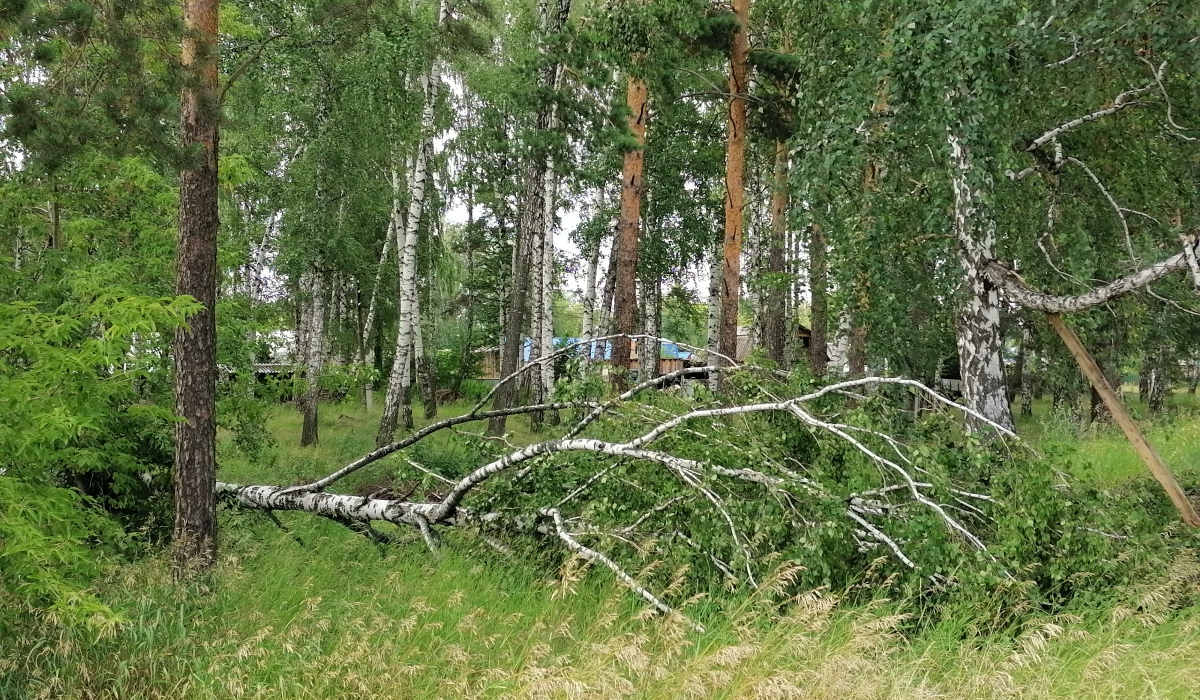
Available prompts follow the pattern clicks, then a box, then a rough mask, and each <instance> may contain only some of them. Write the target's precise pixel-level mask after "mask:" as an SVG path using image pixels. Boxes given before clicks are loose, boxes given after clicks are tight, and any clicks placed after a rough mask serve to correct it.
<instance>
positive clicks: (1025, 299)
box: [984, 235, 1196, 314]
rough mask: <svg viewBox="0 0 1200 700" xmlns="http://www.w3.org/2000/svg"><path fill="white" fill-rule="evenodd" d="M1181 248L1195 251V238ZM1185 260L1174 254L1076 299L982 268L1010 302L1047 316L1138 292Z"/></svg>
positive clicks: (995, 267) (993, 266)
mask: <svg viewBox="0 0 1200 700" xmlns="http://www.w3.org/2000/svg"><path fill="white" fill-rule="evenodd" d="M1184 247H1185V248H1191V249H1192V250H1193V251H1195V247H1196V236H1195V235H1189V236H1186V237H1184ZM1187 265H1188V263H1187V256H1186V255H1185V254H1184V253H1182V252H1181V253H1176V254H1175V255H1172V256H1171V257H1169V258H1167V259H1166V260H1163V261H1161V262H1158V263H1155V264H1153V265H1151V266H1149V267H1146V268H1143V269H1141V270H1139V271H1137V272H1135V273H1133V274H1132V275H1126V276H1125V277H1120V278H1118V279H1115V280H1113V281H1112V282H1109V283H1108V284H1106V285H1104V286H1101V287H1097V288H1095V289H1093V290H1092V291H1090V292H1086V293H1084V294H1079V295H1077V296H1054V295H1052V294H1046V293H1045V292H1041V291H1038V290H1037V289H1034V288H1033V287H1031V286H1029V284H1028V283H1027V282H1026V281H1025V280H1024V279H1022V278H1021V276H1020V275H1019V274H1017V273H1016V272H1014V271H1013V270H1010V269H1008V268H1007V267H1004V266H1003V265H1001V264H1000V263H998V262H996V261H992V262H990V263H988V265H987V266H986V267H985V268H984V276H986V277H987V279H988V281H989V282H991V283H992V284H994V285H995V286H996V287H997V288H998V289H999V290H1000V291H1001V292H1003V294H1004V296H1005V298H1007V299H1008V300H1009V301H1010V302H1012V303H1014V304H1016V305H1018V306H1022V307H1025V308H1027V309H1036V310H1038V311H1048V312H1050V313H1059V314H1061V313H1073V312H1076V311H1083V310H1085V309H1090V308H1092V307H1093V306H1099V305H1100V304H1104V303H1106V302H1108V301H1111V300H1112V299H1115V298H1117V297H1119V296H1122V295H1124V294H1128V293H1129V292H1132V291H1134V290H1135V289H1140V288H1141V287H1145V286H1146V285H1148V284H1150V283H1151V282H1154V281H1156V280H1159V279H1162V278H1163V277H1166V276H1167V275H1169V274H1171V273H1173V272H1177V271H1179V270H1182V269H1184V268H1185V267H1187Z"/></svg>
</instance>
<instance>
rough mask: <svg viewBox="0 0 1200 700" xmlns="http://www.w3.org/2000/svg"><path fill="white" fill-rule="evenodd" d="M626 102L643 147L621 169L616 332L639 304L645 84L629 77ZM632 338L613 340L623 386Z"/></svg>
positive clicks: (627, 330) (628, 325)
mask: <svg viewBox="0 0 1200 700" xmlns="http://www.w3.org/2000/svg"><path fill="white" fill-rule="evenodd" d="M625 104H626V105H627V106H628V107H629V112H630V114H629V121H628V124H629V130H630V131H631V132H632V133H633V137H634V139H636V140H637V142H638V143H639V144H640V145H641V148H636V149H633V150H631V151H629V152H627V153H626V154H625V162H624V167H623V168H622V171H621V173H622V174H621V215H620V218H619V219H618V220H617V239H618V240H619V241H620V242H619V244H618V246H617V277H616V280H615V283H614V289H615V299H614V310H613V321H614V323H613V332H615V333H622V334H625V335H627V336H628V335H632V334H633V333H634V332H635V331H634V316H635V315H636V307H637V292H636V289H635V286H636V284H637V263H638V230H639V228H640V220H641V208H642V165H643V162H644V158H645V155H646V151H645V144H646V118H647V116H648V114H647V105H646V83H644V82H643V81H642V80H641V79H639V78H635V77H633V76H629V77H628V78H627V79H626V90H625ZM629 349H630V340H629V338H628V337H622V338H616V339H614V340H613V353H612V365H613V379H614V381H616V382H617V384H618V386H621V387H624V386H625V385H626V382H627V377H626V376H625V375H626V374H627V372H628V369H629Z"/></svg>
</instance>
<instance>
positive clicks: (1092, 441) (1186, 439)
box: [1017, 387, 1200, 486]
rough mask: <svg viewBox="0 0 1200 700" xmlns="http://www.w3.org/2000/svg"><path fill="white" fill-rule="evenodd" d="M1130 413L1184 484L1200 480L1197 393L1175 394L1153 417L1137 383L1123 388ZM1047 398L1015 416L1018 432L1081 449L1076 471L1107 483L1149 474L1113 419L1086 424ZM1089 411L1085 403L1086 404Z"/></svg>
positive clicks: (1041, 440)
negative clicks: (1030, 410) (1058, 410)
mask: <svg viewBox="0 0 1200 700" xmlns="http://www.w3.org/2000/svg"><path fill="white" fill-rule="evenodd" d="M1123 394H1124V399H1125V403H1126V405H1127V406H1128V407H1129V410H1130V413H1132V414H1133V416H1134V418H1135V419H1137V420H1138V422H1139V424H1140V426H1141V428H1142V431H1143V432H1144V433H1145V434H1146V438H1147V439H1148V440H1149V441H1150V444H1151V445H1153V446H1154V448H1155V449H1156V450H1157V451H1158V453H1159V455H1160V456H1161V457H1162V458H1163V461H1164V462H1165V463H1166V464H1167V466H1168V467H1169V468H1170V469H1171V470H1172V471H1174V472H1175V474H1176V475H1177V476H1178V477H1179V479H1180V481H1181V482H1184V483H1200V403H1198V402H1197V397H1196V395H1190V394H1186V393H1182V392H1181V393H1176V394H1174V395H1172V396H1171V397H1170V401H1169V403H1168V406H1167V409H1166V411H1165V413H1164V415H1162V416H1151V415H1150V414H1149V413H1148V412H1147V410H1146V406H1145V405H1144V404H1142V403H1140V402H1139V401H1138V400H1137V396H1136V387H1125V388H1124V392H1123ZM1050 404H1051V402H1050V399H1049V398H1046V399H1043V400H1039V401H1035V402H1034V405H1033V416H1021V417H1019V418H1018V420H1017V428H1018V432H1020V434H1021V435H1022V437H1024V438H1025V439H1026V440H1029V441H1031V442H1032V443H1033V444H1035V445H1036V444H1039V443H1044V442H1066V443H1070V444H1071V446H1072V448H1074V449H1075V450H1076V451H1077V454H1076V459H1075V463H1076V464H1077V465H1078V466H1079V473H1078V475H1079V476H1080V477H1082V478H1085V479H1088V480H1090V481H1093V482H1095V483H1097V484H1098V485H1103V486H1116V485H1119V484H1121V483H1122V482H1125V481H1128V480H1129V479H1135V478H1142V477H1144V476H1145V475H1146V473H1147V472H1146V466H1145V464H1143V463H1142V461H1141V459H1140V458H1139V457H1138V456H1137V453H1135V452H1134V451H1133V447H1132V446H1131V445H1130V444H1129V441H1128V440H1127V439H1126V438H1125V435H1124V433H1122V432H1121V430H1120V428H1118V427H1117V426H1116V425H1115V424H1113V423H1112V422H1104V423H1100V424H1098V425H1090V426H1084V425H1080V424H1079V423H1078V422H1077V421H1069V420H1064V419H1063V417H1062V416H1054V415H1053V412H1052V410H1051V405H1050ZM1083 409H1084V410H1085V411H1086V410H1087V406H1086V402H1085V403H1084V405H1083Z"/></svg>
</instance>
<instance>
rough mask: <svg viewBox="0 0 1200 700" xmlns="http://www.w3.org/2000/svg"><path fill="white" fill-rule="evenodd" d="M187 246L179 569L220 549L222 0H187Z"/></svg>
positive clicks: (180, 265)
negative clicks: (191, 312) (189, 304)
mask: <svg viewBox="0 0 1200 700" xmlns="http://www.w3.org/2000/svg"><path fill="white" fill-rule="evenodd" d="M183 20H184V24H185V26H186V27H187V34H186V35H185V37H184V40H183V56H182V59H183V60H182V65H183V69H184V72H185V74H186V75H187V83H186V85H185V87H184V89H183V94H182V98H181V104H180V107H181V109H180V112H181V114H180V117H181V120H180V121H181V137H182V144H183V147H184V148H185V149H186V150H187V151H188V157H189V158H192V159H193V160H191V161H190V162H189V163H188V164H187V167H185V168H184V169H182V170H181V171H180V173H179V247H178V251H177V254H176V255H177V257H176V277H175V292H176V293H177V294H188V295H191V296H192V297H194V298H195V299H196V300H197V301H199V302H200V303H201V304H203V305H204V309H203V310H202V311H200V312H199V313H197V314H196V315H195V316H193V317H192V318H191V319H189V323H188V328H186V329H179V330H177V331H176V332H175V411H176V413H178V414H179V417H180V419H181V420H180V421H179V422H178V423H176V424H175V532H174V541H175V575H176V577H181V576H185V575H187V574H189V573H192V572H196V571H201V570H204V569H208V568H209V567H211V566H212V564H213V562H214V560H215V559H216V554H217V511H216V497H215V489H216V471H217V464H216V442H217V420H216V418H217V416H216V397H217V356H216V350H217V342H216V341H217V328H216V317H215V315H214V308H215V306H216V300H217V226H218V220H217V124H218V116H217V113H218V104H217V99H218V98H217V54H216V50H217V0H184V3H183Z"/></svg>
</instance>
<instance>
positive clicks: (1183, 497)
mask: <svg viewBox="0 0 1200 700" xmlns="http://www.w3.org/2000/svg"><path fill="white" fill-rule="evenodd" d="M1046 318H1048V319H1050V325H1051V326H1054V330H1055V331H1056V332H1057V333H1058V337H1060V338H1062V341H1063V343H1064V344H1065V345H1066V346H1067V349H1068V350H1070V351H1071V355H1072V356H1073V357H1074V358H1075V361H1076V362H1078V363H1079V368H1080V369H1081V370H1083V374H1084V376H1086V377H1087V378H1088V381H1089V382H1091V383H1092V387H1094V388H1095V389H1096V391H1097V392H1099V393H1100V397H1101V398H1103V399H1104V405H1106V406H1108V410H1109V411H1110V412H1111V413H1112V415H1113V418H1116V420H1117V423H1118V424H1119V425H1120V426H1121V430H1123V431H1125V437H1127V438H1129V442H1131V443H1133V449H1134V450H1136V451H1137V453H1138V456H1140V457H1141V458H1142V461H1143V462H1145V463H1146V466H1147V467H1148V468H1149V469H1150V473H1151V474H1153V475H1154V478H1155V479H1158V483H1159V484H1161V485H1162V487H1163V490H1164V491H1166V492H1167V496H1169V497H1170V498H1171V503H1173V504H1175V509H1176V510H1178V511H1179V515H1180V516H1181V517H1182V518H1183V522H1185V523H1187V524H1188V525H1191V526H1192V527H1200V516H1197V515H1196V510H1195V508H1193V507H1192V503H1191V501H1189V500H1188V498H1187V494H1185V493H1184V492H1183V489H1182V488H1181V487H1180V486H1179V482H1178V481H1176V480H1175V475H1174V474H1172V473H1171V470H1170V469H1168V468H1167V465H1166V464H1164V463H1163V461H1162V457H1159V456H1158V452H1156V451H1155V450H1154V447H1153V446H1152V445H1151V444H1150V443H1149V441H1147V440H1146V436H1145V435H1143V434H1142V431H1141V429H1139V428H1138V425H1137V423H1136V422H1134V420H1133V416H1131V415H1129V411H1127V410H1125V404H1123V403H1121V400H1120V399H1119V398H1117V394H1116V392H1115V391H1113V388H1112V387H1111V386H1109V385H1108V379H1106V378H1105V376H1104V373H1103V372H1101V371H1100V367H1099V366H1097V365H1096V361H1095V360H1093V359H1092V356H1091V354H1090V353H1088V351H1087V348H1085V347H1084V346H1083V343H1081V342H1079V337H1078V336H1077V335H1075V331H1073V330H1071V328H1070V327H1069V326H1067V324H1065V323H1063V320H1062V317H1061V316H1059V315H1058V314H1056V313H1051V312H1047V313H1046Z"/></svg>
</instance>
